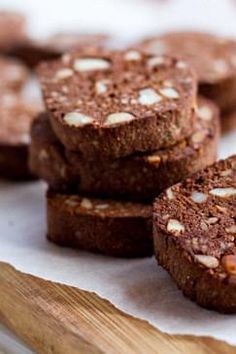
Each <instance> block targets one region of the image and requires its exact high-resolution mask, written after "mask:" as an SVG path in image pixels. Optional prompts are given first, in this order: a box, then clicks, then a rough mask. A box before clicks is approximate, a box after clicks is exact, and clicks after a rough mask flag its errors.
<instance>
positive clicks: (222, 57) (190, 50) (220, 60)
mask: <svg viewBox="0 0 236 354" xmlns="http://www.w3.org/2000/svg"><path fill="white" fill-rule="evenodd" d="M138 47H140V48H142V50H144V51H145V52H148V53H152V54H156V55H158V56H159V55H166V54H171V55H173V54H174V55H179V56H182V57H183V58H184V60H183V62H182V66H183V67H184V66H185V65H186V63H185V60H186V61H188V62H189V63H190V64H191V65H192V66H193V68H194V69H195V71H196V73H197V75H198V81H199V91H200V94H202V95H204V96H205V97H208V98H211V99H212V100H214V101H215V103H217V104H218V106H219V108H220V109H221V113H222V116H223V117H224V115H225V113H226V112H227V115H228V114H229V112H230V113H232V112H234V111H236V41H233V40H231V39H227V38H222V37H217V36H215V35H212V34H207V33H199V32H172V33H167V34H163V35H161V36H157V37H152V38H148V39H146V40H144V41H142V42H141V43H139V44H138ZM223 120H224V118H223V119H222V121H223ZM223 124H224V123H223Z"/></svg>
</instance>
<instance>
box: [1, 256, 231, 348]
mask: <svg viewBox="0 0 236 354" xmlns="http://www.w3.org/2000/svg"><path fill="white" fill-rule="evenodd" d="M0 321H1V322H2V323H3V324H5V325H6V326H7V327H8V328H9V329H11V330H12V331H14V332H15V333H16V334H17V335H18V336H19V337H20V338H22V339H23V340H24V341H25V342H26V343H27V344H28V345H29V346H30V347H31V348H32V349H33V350H34V351H35V352H37V353H43V354H44V353H45V354H52V353H58V354H67V353H68V354H74V353H86V354H90V353H107V354H108V353H109V354H113V353H114V354H115V353H116V354H118V353H119V354H131V353H132V354H154V353H157V354H177V353H178V354H180V353H181V354H185V353H186V354H189V353H191V354H195V353H196V354H218V353H219V354H222V353H229V354H233V353H236V348H235V347H231V346H230V345H228V344H226V343H224V342H221V341H217V340H214V339H211V338H206V337H194V336H180V335H176V336H170V335H167V334H164V333H162V332H160V331H158V330H156V329H155V328H154V327H152V326H151V325H149V324H148V323H147V322H145V321H142V320H139V319H136V318H133V317H131V316H128V315H126V314H125V313H123V312H121V311H119V310H117V309H116V308H115V307H114V306H112V305H111V304H110V303H109V302H108V301H106V300H103V299H101V298H100V297H98V296H97V295H95V294H93V293H89V292H87V291H82V290H79V289H77V288H74V287H69V286H65V285H59V284H57V283H53V282H49V281H45V280H42V279H40V278H36V277H33V276H30V275H26V274H23V273H20V272H18V271H16V270H15V269H14V268H12V267H11V266H9V265H8V264H5V263H1V262H0Z"/></svg>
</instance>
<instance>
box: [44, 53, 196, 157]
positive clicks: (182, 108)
mask: <svg viewBox="0 0 236 354" xmlns="http://www.w3.org/2000/svg"><path fill="white" fill-rule="evenodd" d="M38 73H39V78H40V81H41V86H42V91H43V96H44V101H45V104H46V108H47V110H48V112H49V117H50V121H51V124H52V127H53V130H54V131H55V133H56V135H57V137H58V139H59V140H60V141H61V142H62V143H63V144H64V145H65V147H66V148H67V149H70V150H74V151H77V152H78V151H79V152H81V153H82V154H83V156H84V157H85V158H86V159H87V160H95V159H96V158H97V157H99V158H104V159H105V158H113V159H114V158H118V157H122V156H126V155H129V154H133V153H135V152H144V151H147V150H148V151H150V150H155V149H159V148H164V147H167V146H171V145H173V144H175V143H176V142H177V141H179V140H181V139H183V138H185V137H186V136H188V135H190V134H191V133H192V130H193V124H194V121H195V115H194V114H193V111H194V108H195V106H196V79H195V76H194V74H193V73H192V70H191V69H190V68H189V67H184V68H182V66H181V67H179V61H178V60H177V59H174V58H169V57H162V58H161V59H160V58H159V57H158V58H156V57H154V56H151V55H145V54H142V53H141V52H133V51H131V52H130V51H124V52H118V51H116V52H108V51H101V50H100V51H99V50H93V49H91V50H87V51H86V52H84V53H81V52H78V53H74V54H68V55H65V56H64V57H63V58H62V59H61V60H58V61H53V62H49V63H43V64H42V65H41V66H40V67H39V69H38Z"/></svg>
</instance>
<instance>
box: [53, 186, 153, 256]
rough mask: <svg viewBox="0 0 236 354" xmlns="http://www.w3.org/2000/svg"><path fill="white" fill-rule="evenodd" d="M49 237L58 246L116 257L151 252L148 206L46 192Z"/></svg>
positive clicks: (149, 208)
mask: <svg viewBox="0 0 236 354" xmlns="http://www.w3.org/2000/svg"><path fill="white" fill-rule="evenodd" d="M47 218H48V234H47V235H48V239H49V240H50V241H52V242H54V243H57V244H59V245H60V246H67V247H73V248H79V249H82V250H86V251H90V252H95V253H103V254H106V255H109V256H116V257H145V256H151V255H152V254H153V243H152V231H151V230H152V225H151V224H152V222H151V219H152V207H151V205H145V204H137V203H130V202H118V201H112V200H99V199H88V198H82V197H79V196H77V195H65V194H60V193H55V192H53V191H49V192H48V194H47Z"/></svg>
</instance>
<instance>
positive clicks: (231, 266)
mask: <svg viewBox="0 0 236 354" xmlns="http://www.w3.org/2000/svg"><path fill="white" fill-rule="evenodd" d="M221 262H222V265H223V267H224V269H225V270H226V272H227V273H228V274H229V275H236V255H234V254H232V255H227V256H224V257H223V258H222V260H221Z"/></svg>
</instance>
